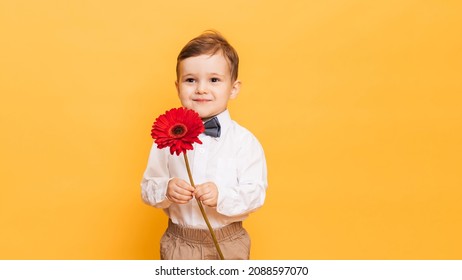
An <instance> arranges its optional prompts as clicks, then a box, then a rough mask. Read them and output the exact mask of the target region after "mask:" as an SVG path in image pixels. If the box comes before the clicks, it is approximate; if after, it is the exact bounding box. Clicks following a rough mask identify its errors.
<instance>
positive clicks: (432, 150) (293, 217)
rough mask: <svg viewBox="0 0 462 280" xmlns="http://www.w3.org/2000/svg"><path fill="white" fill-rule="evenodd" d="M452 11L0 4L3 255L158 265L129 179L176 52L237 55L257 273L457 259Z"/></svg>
mask: <svg viewBox="0 0 462 280" xmlns="http://www.w3.org/2000/svg"><path fill="white" fill-rule="evenodd" d="M461 13H462V4H461V2H460V1H436V0H435V1H412V0H388V1H359V0H353V1H351V0H349V1H346V0H332V1H263V0H260V1H244V0H235V1H231V2H226V3H225V2H223V3H221V2H216V1H209V0H199V1H150V0H149V1H148V0H135V1H109V0H99V1H94V0H91V1H90V0H78V1H77V0H71V1H53V0H43V1H16V0H2V1H1V2H0V93H1V102H0V121H1V123H0V127H1V134H0V135H1V136H0V153H1V156H0V162H1V163H0V172H1V177H0V227H1V230H0V258H1V259H157V258H159V253H158V251H159V245H158V243H159V239H160V237H161V235H162V232H163V230H164V229H165V227H166V222H167V218H166V216H165V215H164V214H163V212H162V211H160V210H158V209H154V208H152V207H149V206H147V205H144V204H143V203H142V201H141V198H140V187H139V183H140V180H141V177H142V174H143V172H144V168H145V165H146V161H147V156H148V153H149V149H150V146H151V143H152V140H151V139H150V135H149V134H150V127H151V124H152V122H153V120H154V118H155V117H156V116H158V115H159V114H161V113H163V112H164V111H165V110H166V109H169V108H172V107H177V106H179V102H178V101H177V98H176V92H175V88H174V80H175V69H174V68H175V60H176V55H177V54H178V52H179V50H180V49H181V47H182V46H183V45H184V44H185V43H186V42H187V41H188V40H189V39H191V38H192V37H194V36H196V35H198V34H199V33H201V32H202V31H204V30H206V29H210V28H213V29H217V30H219V31H220V32H222V33H223V34H224V35H225V36H226V37H227V38H228V39H229V41H230V42H231V43H232V44H233V45H234V46H235V47H236V49H237V50H238V52H239V54H240V57H241V68H240V79H241V80H242V82H243V88H242V90H241V93H240V96H239V98H238V99H237V100H235V101H233V102H232V104H231V107H230V111H231V113H232V116H233V117H234V119H236V120H237V121H238V122H239V123H241V124H242V125H243V126H245V127H247V128H249V129H250V130H251V131H253V132H254V134H255V135H256V136H257V137H258V138H259V139H260V141H261V143H262V145H263V146H264V148H265V151H266V155H267V161H268V169H269V189H268V196H267V201H266V204H265V206H264V207H263V208H261V209H260V210H259V211H258V212H256V213H254V214H252V215H251V217H250V218H249V219H248V220H247V221H246V222H245V225H246V227H247V228H248V230H249V232H250V234H251V236H252V242H253V244H252V256H251V257H252V258H253V259H460V258H462V241H461V240H462V239H461V238H460V236H462V225H461V222H460V216H461V214H462V204H461V203H460V201H461V198H462V188H461V187H462V176H461V175H460V170H461V166H462V160H461V158H462V145H461V143H462V113H461V112H462V110H461V108H462V97H461V94H462V83H461V77H462V52H461V50H462V37H461V36H460V35H461V34H462V17H460V14H461Z"/></svg>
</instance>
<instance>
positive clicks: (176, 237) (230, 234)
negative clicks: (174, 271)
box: [160, 220, 250, 260]
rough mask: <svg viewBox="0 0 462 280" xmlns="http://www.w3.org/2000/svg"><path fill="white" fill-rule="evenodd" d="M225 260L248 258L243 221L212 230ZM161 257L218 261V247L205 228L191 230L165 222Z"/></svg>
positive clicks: (246, 238) (248, 246)
mask: <svg viewBox="0 0 462 280" xmlns="http://www.w3.org/2000/svg"><path fill="white" fill-rule="evenodd" d="M214 232H215V236H216V237H217V240H218V244H219V245H220V249H221V252H222V253H223V256H224V258H225V260H248V259H249V255H250V237H249V235H248V233H247V231H246V230H245V229H244V228H243V227H242V222H237V223H232V224H230V225H227V226H225V227H223V228H221V229H217V230H214ZM160 258H161V259H162V260H219V259H220V256H219V255H218V252H217V249H216V248H215V245H214V244H213V240H212V236H211V234H210V232H209V231H208V230H203V229H193V228H187V227H183V226H180V225H177V224H174V223H173V222H172V221H171V220H169V222H168V228H167V230H166V231H165V233H164V235H163V236H162V238H161V240H160Z"/></svg>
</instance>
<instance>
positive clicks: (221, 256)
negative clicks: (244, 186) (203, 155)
mask: <svg viewBox="0 0 462 280" xmlns="http://www.w3.org/2000/svg"><path fill="white" fill-rule="evenodd" d="M183 155H184V162H185V163H186V169H187V170H188V176H189V181H190V183H191V186H193V187H194V188H196V186H195V185H194V180H193V177H192V173H191V168H190V167H189V162H188V156H187V155H186V151H185V152H184V153H183ZM196 201H197V205H199V209H200V210H201V213H202V217H204V220H205V223H206V224H207V227H208V228H209V231H210V234H211V235H212V239H213V243H214V244H215V248H217V251H218V255H220V259H221V260H224V259H225V258H224V257H223V253H222V252H221V249H220V245H218V241H217V237H216V236H215V232H214V231H213V228H212V226H211V225H210V222H209V219H208V218H207V214H206V213H205V210H204V206H202V202H201V201H200V200H197V199H196Z"/></svg>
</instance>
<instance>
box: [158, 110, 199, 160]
mask: <svg viewBox="0 0 462 280" xmlns="http://www.w3.org/2000/svg"><path fill="white" fill-rule="evenodd" d="M202 132H204V124H203V123H202V120H201V118H200V117H199V114H198V113H197V112H196V111H194V110H190V109H186V108H174V109H170V110H169V111H166V112H165V114H163V115H160V116H159V117H158V118H157V119H156V121H155V122H154V124H153V125H152V130H151V136H152V138H154V139H155V141H154V142H155V143H156V144H157V147H158V148H159V149H162V148H165V147H170V154H172V155H173V153H176V155H177V156H178V155H180V153H182V152H183V153H185V152H186V150H192V149H193V146H192V144H193V143H194V142H196V143H199V144H202V142H201V141H200V140H199V138H198V137H197V136H199V134H201V133H202Z"/></svg>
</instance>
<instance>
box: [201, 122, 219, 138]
mask: <svg viewBox="0 0 462 280" xmlns="http://www.w3.org/2000/svg"><path fill="white" fill-rule="evenodd" d="M204 127H205V131H204V134H205V135H208V136H212V137H220V135H221V125H220V122H219V121H218V118H217V117H213V118H211V119H210V120H208V121H206V122H205V123H204Z"/></svg>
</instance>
